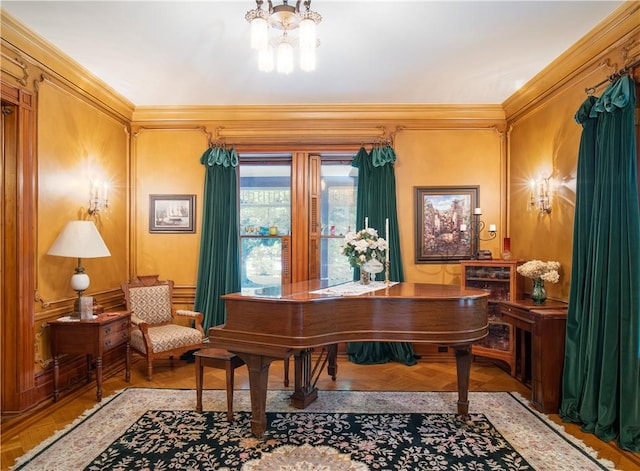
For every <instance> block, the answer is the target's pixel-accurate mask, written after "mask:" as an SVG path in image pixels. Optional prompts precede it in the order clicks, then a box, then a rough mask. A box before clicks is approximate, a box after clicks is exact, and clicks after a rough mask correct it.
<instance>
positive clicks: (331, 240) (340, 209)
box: [320, 160, 358, 284]
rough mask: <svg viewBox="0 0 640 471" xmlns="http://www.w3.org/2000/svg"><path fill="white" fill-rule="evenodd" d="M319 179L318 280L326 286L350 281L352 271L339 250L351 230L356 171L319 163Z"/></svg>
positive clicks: (326, 162) (356, 183) (337, 164)
mask: <svg viewBox="0 0 640 471" xmlns="http://www.w3.org/2000/svg"><path fill="white" fill-rule="evenodd" d="M320 176H321V180H320V190H321V191H320V195H321V196H320V208H321V211H320V212H321V231H320V233H321V235H320V278H321V279H323V280H328V281H329V282H330V284H335V283H340V282H345V281H350V280H352V279H353V273H352V269H351V266H350V265H349V263H348V261H347V258H346V257H345V256H343V255H341V253H340V247H341V246H342V244H343V241H344V236H345V235H346V234H347V232H351V231H353V230H355V224H356V194H357V189H358V169H357V168H355V167H352V166H351V164H344V163H342V162H333V161H331V160H323V161H322V164H321V170H320Z"/></svg>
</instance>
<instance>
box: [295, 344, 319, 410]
mask: <svg viewBox="0 0 640 471" xmlns="http://www.w3.org/2000/svg"><path fill="white" fill-rule="evenodd" d="M312 353H313V349H312V348H306V349H304V350H300V351H299V352H298V353H297V354H296V355H295V357H294V368H295V373H294V378H293V384H294V389H295V391H294V392H293V394H292V395H291V405H292V406H293V407H296V408H298V409H304V408H305V407H307V406H308V405H309V404H311V403H312V402H313V401H315V400H316V399H317V398H318V389H317V388H316V387H315V383H313V384H312V380H313V378H312V374H313V373H312V368H311V354H312Z"/></svg>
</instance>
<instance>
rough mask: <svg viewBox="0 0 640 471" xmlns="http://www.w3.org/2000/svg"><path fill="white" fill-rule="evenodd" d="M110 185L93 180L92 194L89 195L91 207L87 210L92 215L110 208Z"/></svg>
mask: <svg viewBox="0 0 640 471" xmlns="http://www.w3.org/2000/svg"><path fill="white" fill-rule="evenodd" d="M108 191H109V187H108V186H107V184H106V183H101V182H100V181H99V180H95V181H92V182H91V194H90V196H89V209H88V210H87V211H88V213H89V214H90V215H91V216H94V215H96V214H97V213H99V212H100V211H107V210H108V209H109V195H108Z"/></svg>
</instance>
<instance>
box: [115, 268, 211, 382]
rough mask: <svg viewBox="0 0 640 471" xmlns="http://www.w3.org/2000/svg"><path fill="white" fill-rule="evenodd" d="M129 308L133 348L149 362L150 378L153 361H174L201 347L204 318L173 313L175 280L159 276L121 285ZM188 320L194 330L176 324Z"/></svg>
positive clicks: (187, 312)
mask: <svg viewBox="0 0 640 471" xmlns="http://www.w3.org/2000/svg"><path fill="white" fill-rule="evenodd" d="M122 291H124V296H125V300H126V303H127V309H128V310H130V311H131V313H132V314H131V323H132V329H131V348H132V349H133V351H135V352H137V353H139V354H140V355H142V356H144V357H145V358H146V359H147V378H148V379H149V381H151V378H152V377H153V361H154V360H155V359H156V358H159V357H169V358H171V359H173V357H174V356H175V355H180V354H182V353H184V352H187V351H189V350H196V349H199V348H201V347H202V340H203V337H204V331H203V329H202V319H203V315H202V313H200V312H195V311H189V310H185V309H178V310H174V309H173V306H172V304H171V300H172V294H173V281H171V280H164V281H160V280H158V275H146V276H138V277H137V279H135V280H133V281H131V282H129V283H123V284H122ZM178 317H183V318H188V319H190V320H191V321H192V322H190V324H191V323H192V324H193V325H194V327H187V326H185V325H180V324H178V323H176V322H175V321H176V319H178Z"/></svg>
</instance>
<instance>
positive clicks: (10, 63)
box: [0, 51, 29, 87]
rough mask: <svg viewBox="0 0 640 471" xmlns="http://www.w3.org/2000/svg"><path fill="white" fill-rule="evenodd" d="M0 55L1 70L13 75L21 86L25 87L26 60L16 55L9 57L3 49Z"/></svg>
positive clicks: (26, 77)
mask: <svg viewBox="0 0 640 471" xmlns="http://www.w3.org/2000/svg"><path fill="white" fill-rule="evenodd" d="M0 57H2V61H0V66H1V69H2V72H4V73H5V74H7V75H9V76H10V77H13V78H14V79H15V80H16V82H18V83H19V84H20V85H22V86H23V87H26V86H27V79H28V78H29V68H28V67H27V64H26V62H24V61H23V60H21V59H20V58H18V57H11V56H9V55H7V54H5V53H4V51H2V52H1V53H0Z"/></svg>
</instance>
